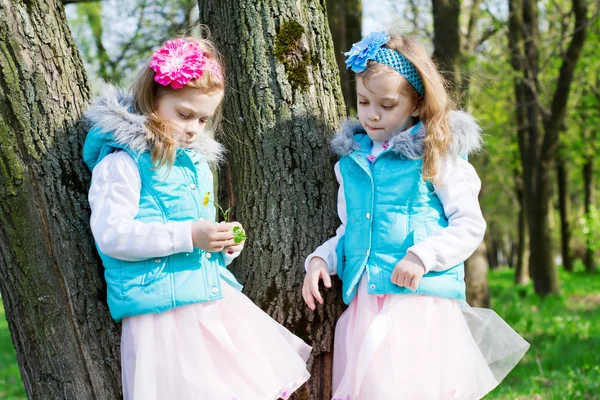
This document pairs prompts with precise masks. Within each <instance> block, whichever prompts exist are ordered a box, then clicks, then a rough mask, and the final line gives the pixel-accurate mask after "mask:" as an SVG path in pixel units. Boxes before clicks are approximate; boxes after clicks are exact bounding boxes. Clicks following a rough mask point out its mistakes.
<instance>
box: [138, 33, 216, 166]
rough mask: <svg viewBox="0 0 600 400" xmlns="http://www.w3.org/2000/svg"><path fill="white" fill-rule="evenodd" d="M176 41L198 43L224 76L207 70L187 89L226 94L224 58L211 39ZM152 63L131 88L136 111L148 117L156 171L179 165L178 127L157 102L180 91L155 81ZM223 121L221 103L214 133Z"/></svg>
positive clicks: (213, 125) (214, 121)
mask: <svg viewBox="0 0 600 400" xmlns="http://www.w3.org/2000/svg"><path fill="white" fill-rule="evenodd" d="M174 39H184V40H186V41H188V42H190V43H193V42H196V43H198V44H199V45H200V47H201V48H202V50H203V51H204V55H205V56H206V57H207V58H208V59H210V60H212V61H213V62H215V63H216V64H217V66H218V67H219V69H220V72H221V75H222V76H220V77H219V76H217V74H215V73H214V72H213V71H211V70H210V69H208V68H207V69H205V70H204V72H203V74H202V76H201V77H200V78H198V79H193V80H191V81H189V82H188V83H187V84H186V85H185V86H186V87H191V88H195V89H201V90H203V91H205V92H207V93H211V92H214V91H224V90H225V65H224V63H223V57H222V56H221V54H220V53H219V52H218V51H217V49H216V47H215V45H214V44H213V43H212V42H211V41H209V40H208V39H199V38H196V37H193V36H183V37H176V38H174ZM172 40H173V39H172ZM163 45H164V44H163ZM161 47H162V46H161ZM149 62H150V61H149V60H148V62H147V63H146V64H145V67H144V68H142V70H141V71H140V72H139V73H138V75H137V77H136V79H135V81H134V83H133V85H132V86H131V92H132V95H133V108H134V111H135V112H136V113H138V114H143V115H146V116H148V120H147V121H146V128H147V132H148V133H147V135H148V136H147V137H148V142H149V143H150V144H151V148H152V162H153V164H154V167H155V168H160V167H162V166H163V165H168V166H172V165H173V163H174V162H175V156H176V152H177V142H176V140H175V137H174V135H173V133H174V127H173V126H172V125H171V124H170V123H169V122H168V121H164V120H162V119H161V118H160V117H159V116H158V115H157V113H156V109H157V101H158V99H160V97H161V96H163V95H164V94H165V93H168V92H170V91H172V90H178V89H173V88H171V87H170V86H162V85H161V84H159V83H158V82H156V81H154V70H153V69H152V68H150V67H149V65H148V64H149ZM221 119H222V110H221V104H219V107H217V110H216V111H215V115H214V117H213V118H212V119H211V128H212V129H213V131H214V130H217V129H218V127H219V124H220V122H221Z"/></svg>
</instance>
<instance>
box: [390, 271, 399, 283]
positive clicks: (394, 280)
mask: <svg viewBox="0 0 600 400" xmlns="http://www.w3.org/2000/svg"><path fill="white" fill-rule="evenodd" d="M390 280H391V281H392V283H394V284H396V285H397V284H398V270H397V269H396V268H394V271H392V277H391V278H390Z"/></svg>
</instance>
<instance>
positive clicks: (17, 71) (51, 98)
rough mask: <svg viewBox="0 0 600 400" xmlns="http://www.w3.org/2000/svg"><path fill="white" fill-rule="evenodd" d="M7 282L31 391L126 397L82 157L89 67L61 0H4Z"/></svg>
mask: <svg viewBox="0 0 600 400" xmlns="http://www.w3.org/2000/svg"><path fill="white" fill-rule="evenodd" d="M0 19H1V20H2V21H3V22H2V24H0V44H1V46H0V67H1V69H2V74H0V143H1V144H2V145H1V146H0V221H1V223H0V291H1V293H2V300H3V302H4V307H5V310H6V317H7V320H8V325H9V328H10V331H11V337H12V340H13V344H14V346H15V348H16V351H17V361H18V364H19V368H20V371H21V377H22V379H23V383H24V386H25V390H26V392H27V395H28V397H29V398H30V399H117V398H120V393H121V390H120V374H119V361H118V360H119V346H118V344H119V329H118V326H117V325H115V324H114V323H113V322H112V320H111V319H110V316H109V313H108V310H107V307H106V304H105V297H106V292H105V287H104V285H103V278H102V266H101V263H100V262H99V259H98V258H97V257H96V251H95V246H94V242H93V239H92V235H91V232H90V229H89V208H88V202H87V189H88V183H89V173H88V172H87V171H86V169H85V167H84V165H83V163H82V162H81V149H82V144H83V138H84V136H85V128H84V126H83V124H82V123H81V122H80V116H81V113H82V111H83V109H84V107H85V105H86V104H87V102H88V99H89V97H90V89H89V86H88V83H87V78H86V74H85V72H84V69H83V65H82V63H81V60H80V58H79V52H78V51H77V49H76V47H75V44H74V42H73V40H72V38H71V34H70V32H69V28H68V26H67V22H66V17H65V14H64V10H63V7H62V5H61V4H60V2H57V1H52V0H49V1H27V2H23V1H15V0H0Z"/></svg>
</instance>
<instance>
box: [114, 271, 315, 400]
mask: <svg viewBox="0 0 600 400" xmlns="http://www.w3.org/2000/svg"><path fill="white" fill-rule="evenodd" d="M222 291H223V299H221V300H216V301H211V302H206V303H198V304H192V305H189V306H184V307H178V308H175V309H172V310H171V311H169V312H166V313H162V314H145V315H140V316H136V317H129V318H125V319H123V328H122V339H121V357H122V360H121V361H122V374H123V395H124V399H125V400H173V399H178V400H209V399H210V400H271V399H279V398H284V399H285V398H287V397H289V395H290V394H291V393H293V392H294V391H295V390H296V389H298V387H300V386H301V385H302V384H303V383H304V382H305V381H306V380H307V379H308V377H309V374H308V371H307V370H306V360H307V359H308V356H309V354H310V351H311V348H310V346H308V345H307V344H305V343H304V342H303V341H302V340H301V339H300V338H298V337H296V336H294V335H293V334H292V333H290V332H289V331H288V330H287V329H285V328H284V327H283V326H281V325H280V324H278V323H277V322H276V321H275V320H273V319H272V318H271V317H270V316H269V315H267V314H266V313H264V312H263V311H262V310H261V309H260V308H258V307H257V306H256V305H254V303H252V301H250V299H248V298H247V297H246V296H245V295H244V294H242V293H241V292H239V291H237V290H236V289H234V288H233V287H231V286H230V285H228V284H227V283H225V282H222Z"/></svg>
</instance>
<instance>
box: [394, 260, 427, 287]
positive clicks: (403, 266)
mask: <svg viewBox="0 0 600 400" xmlns="http://www.w3.org/2000/svg"><path fill="white" fill-rule="evenodd" d="M424 274H425V266H424V265H423V262H421V259H420V258H419V257H417V256H416V255H414V254H413V253H408V254H407V255H406V256H405V257H404V258H403V259H402V260H400V262H399V263H398V264H396V267H395V268H394V272H392V278H391V280H392V282H394V283H395V284H396V285H398V286H404V287H407V288H410V289H412V290H417V288H418V287H419V282H420V281H421V278H422V277H423V275H424Z"/></svg>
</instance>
